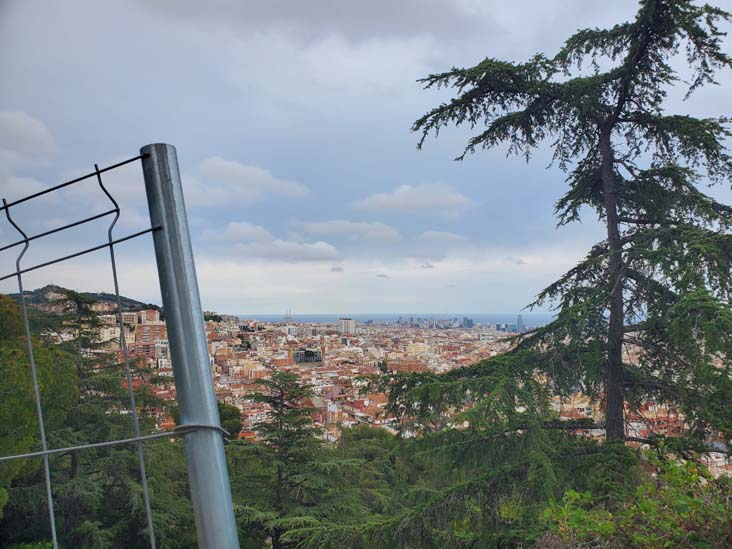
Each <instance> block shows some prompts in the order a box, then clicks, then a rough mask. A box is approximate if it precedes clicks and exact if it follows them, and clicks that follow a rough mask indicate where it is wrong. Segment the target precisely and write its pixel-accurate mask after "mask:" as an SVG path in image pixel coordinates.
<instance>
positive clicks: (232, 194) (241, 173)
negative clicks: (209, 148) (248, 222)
mask: <svg viewBox="0 0 732 549" xmlns="http://www.w3.org/2000/svg"><path fill="white" fill-rule="evenodd" d="M200 172H201V175H202V177H201V178H198V177H188V178H184V182H185V184H186V196H187V197H191V198H192V200H194V201H195V202H196V204H197V205H199V206H225V205H240V204H249V203H252V202H257V201H260V200H262V199H263V198H264V197H265V196H266V195H278V196H284V197H288V198H299V197H302V196H305V195H306V194H307V193H308V192H309V189H308V188H307V187H306V186H305V185H303V184H301V183H298V182H296V181H290V180H288V179H279V178H277V177H275V176H273V175H272V172H270V171H269V170H268V169H266V168H260V167H259V166H251V165H246V164H241V163H239V162H236V161H233V160H225V159H223V158H221V157H218V156H215V157H212V158H207V159H206V160H204V161H203V163H202V164H201V168H200Z"/></svg>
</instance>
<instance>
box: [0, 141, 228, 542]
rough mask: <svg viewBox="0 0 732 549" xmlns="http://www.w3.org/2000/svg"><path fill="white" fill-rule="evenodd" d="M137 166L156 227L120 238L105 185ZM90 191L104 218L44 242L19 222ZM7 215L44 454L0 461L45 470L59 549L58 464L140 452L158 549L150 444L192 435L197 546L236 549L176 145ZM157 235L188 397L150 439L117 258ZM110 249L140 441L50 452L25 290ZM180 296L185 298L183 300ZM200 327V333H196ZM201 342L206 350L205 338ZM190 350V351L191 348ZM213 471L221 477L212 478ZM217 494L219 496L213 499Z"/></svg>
mask: <svg viewBox="0 0 732 549" xmlns="http://www.w3.org/2000/svg"><path fill="white" fill-rule="evenodd" d="M135 163H141V164H142V168H143V172H144V174H145V177H144V181H145V186H146V190H147V195H148V206H149V209H150V212H151V219H152V218H157V221H156V222H152V223H150V225H149V226H148V227H146V228H145V229H143V230H138V231H135V232H131V233H129V234H123V235H117V234H116V233H117V232H118V231H116V230H115V229H116V228H117V225H118V220H119V219H120V214H121V208H120V205H119V202H118V200H117V199H116V198H115V196H114V195H113V194H112V193H111V192H110V190H109V188H108V186H106V185H105V182H104V175H105V174H108V173H109V172H112V171H114V170H117V169H119V168H121V167H122V166H126V165H130V164H135ZM89 181H93V182H96V186H97V187H98V191H100V192H101V193H103V195H104V197H106V199H107V201H108V208H107V209H105V210H104V211H102V212H101V213H95V214H93V215H89V216H87V217H83V218H82V219H77V220H74V221H71V222H67V223H62V224H60V225H59V226H56V227H54V228H52V229H48V230H44V231H40V232H36V233H35V234H29V233H28V232H27V229H24V225H25V223H24V219H23V218H22V216H19V215H16V211H17V209H18V206H20V205H21V204H28V203H31V202H33V201H35V200H38V199H40V198H41V197H44V196H47V195H51V194H52V193H56V192H58V191H60V190H61V189H65V188H69V187H72V186H74V185H77V184H80V183H82V182H89ZM0 213H2V214H3V215H4V216H5V218H6V220H7V222H8V223H9V225H10V226H11V227H12V228H13V229H14V230H15V231H16V233H17V238H16V240H14V241H12V242H10V243H9V244H6V245H3V246H2V247H0V252H4V251H11V250H12V249H14V248H15V249H17V250H18V253H17V256H16V257H15V261H14V270H13V269H12V267H11V270H10V271H9V272H0V282H1V281H4V280H10V279H13V278H15V279H16V281H17V288H18V295H19V298H18V300H19V302H20V309H21V313H22V321H23V330H24V333H25V342H26V346H27V357H28V365H29V369H30V376H31V378H32V392H33V397H34V401H35V415H36V421H37V426H38V433H37V435H38V437H39V439H40V449H36V450H34V451H29V452H25V453H16V454H11V455H3V456H0V464H2V463H7V462H12V461H14V460H23V459H26V460H27V459H33V458H36V459H37V458H40V459H41V460H42V470H43V482H44V485H45V498H46V504H47V510H48V521H49V523H50V537H51V542H52V544H53V547H54V548H57V547H59V535H58V532H57V522H58V517H57V516H56V507H55V505H54V486H53V483H52V474H51V462H50V457H51V456H54V455H57V454H68V453H74V452H81V451H84V450H89V449H92V448H104V447H112V446H119V445H130V446H132V447H134V448H135V450H136V457H137V468H138V471H139V481H140V484H141V487H142V500H143V503H144V514H145V520H146V535H147V538H148V540H149V545H150V547H152V548H155V547H156V535H155V522H154V520H153V518H154V517H153V511H152V508H151V495H150V487H149V483H148V472H147V470H146V464H145V443H146V442H148V441H151V440H154V439H160V438H166V437H167V438H170V437H175V436H183V435H189V436H188V437H186V457H187V462H188V470H189V477H190V482H191V492H192V493H191V499H192V500H193V504H194V514H195V518H196V529H197V536H198V541H199V545H200V546H202V547H236V546H238V542H237V539H236V528H235V525H234V521H233V510H232V507H231V494H230V489H229V486H228V476H227V472H226V465H225V458H224V455H223V444H222V436H221V433H225V431H223V429H222V428H221V427H220V423H219V418H218V412H217V410H216V406H215V396H214V394H213V385H212V382H211V380H210V379H209V380H208V383H206V380H205V375H206V371H207V370H208V360H207V358H208V357H207V349H204V350H203V351H202V350H201V348H200V347H201V345H200V343H201V338H200V337H199V336H200V335H203V323H202V318H201V312H200V299H199V297H198V288H197V283H196V280H195V271H194V269H193V261H192V253H191V251H190V240H189V239H190V237H189V235H188V227H187V221H186V219H185V207H184V205H183V201H182V190H181V187H180V178H179V175H178V168H177V159H176V157H175V149H174V148H173V147H172V146H169V145H151V146H148V147H145V148H143V150H142V152H141V154H140V155H138V156H135V157H133V158H129V159H127V160H124V161H122V162H118V163H115V164H113V165H110V166H106V167H103V168H100V167H99V166H98V165H96V164H95V165H94V171H92V172H90V173H87V174H85V175H83V176H80V177H76V178H74V179H71V180H69V181H65V182H63V183H61V184H58V185H55V186H53V187H49V188H46V189H43V190H41V191H38V192H36V193H33V194H29V195H27V196H24V197H22V198H19V199H16V200H13V201H7V200H5V199H3V204H2V208H0ZM166 215H167V217H166ZM104 218H106V219H109V224H108V225H107V227H106V234H105V235H104V238H103V239H102V241H100V242H99V243H95V244H93V245H92V246H88V247H85V248H83V249H81V250H75V251H73V252H71V253H67V254H64V255H61V256H58V257H53V258H51V259H48V260H46V261H42V262H38V263H34V264H31V265H26V264H25V263H24V258H25V257H26V253H27V252H28V250H29V248H30V247H31V245H33V244H34V243H36V242H38V241H41V240H43V239H44V238H47V237H50V236H51V235H55V234H58V233H62V232H64V231H68V230H70V229H73V228H76V227H82V226H88V225H89V224H90V223H92V222H95V221H97V220H102V219H104ZM155 233H158V235H157V236H158V238H157V239H155V242H154V243H155V247H156V258H157V264H158V274H159V276H160V281H161V290H162V293H163V305H164V308H165V310H166V312H167V313H166V314H168V315H169V316H171V317H173V322H172V326H170V325H169V327H168V329H169V330H170V331H171V332H172V334H171V336H170V339H171V342H170V347H171V349H170V350H171V355H172V359H173V370H174V372H175V379H176V385H177V391H178V395H179V397H180V398H179V404H180V409H181V419H182V422H181V424H180V425H179V426H178V427H176V428H175V429H174V430H172V431H164V432H152V433H145V434H143V431H142V429H141V418H140V415H139V414H140V412H139V404H138V402H137V397H136V394H135V379H134V377H135V376H134V374H133V368H132V363H133V357H131V354H130V349H129V346H128V344H127V341H126V334H125V331H126V330H125V322H124V320H123V302H122V296H121V294H120V285H119V273H118V265H117V258H116V255H115V249H116V246H117V245H118V244H121V243H123V242H127V241H130V240H134V239H138V238H141V237H145V236H146V235H150V234H153V235H154V237H155ZM163 233H164V234H163ZM105 249H106V250H107V251H108V254H109V255H108V263H109V266H110V267H111V272H112V281H113V287H114V292H113V296H114V305H116V320H117V325H118V326H119V338H118V343H119V355H120V359H121V367H123V371H124V383H123V385H125V387H126V390H127V400H128V405H127V406H128V410H127V412H128V414H129V416H130V418H131V422H132V434H133V436H131V437H120V438H110V439H109V440H103V441H99V442H92V443H84V444H76V445H71V446H64V447H51V446H50V445H49V440H48V433H47V430H46V422H45V417H44V409H43V406H42V398H41V388H40V385H39V372H38V367H37V364H36V359H35V356H34V339H33V337H32V335H33V334H32V333H31V323H30V315H29V304H28V302H27V293H26V290H25V288H24V275H26V273H29V272H31V271H36V270H39V269H45V268H49V267H51V266H53V265H56V264H58V263H61V262H65V261H69V260H71V259H73V258H77V257H81V256H85V255H87V254H91V253H93V252H98V251H102V250H105ZM166 253H167V255H166ZM186 261H187V262H188V263H190V269H188V270H187V272H183V273H180V272H178V273H176V275H175V276H174V277H173V278H172V279H171V277H170V276H168V277H167V278H166V272H168V273H169V272H170V271H177V270H178V269H177V265H176V262H178V263H181V262H186ZM161 263H162V264H161ZM176 278H180V281H179V280H176ZM171 286H175V287H171ZM181 295H183V296H184V298H181ZM196 308H197V309H198V310H196ZM196 323H197V324H198V326H196ZM169 324H171V323H169ZM203 338H204V339H203V341H204V343H205V336H203ZM191 341H192V343H190V342H191ZM196 342H198V345H196ZM191 356H192V357H193V358H192V359H191V358H190V357H191ZM196 375H197V376H198V377H199V378H201V377H203V381H202V382H201V380H200V379H199V380H198V385H199V386H198V387H193V388H192V387H191V383H190V380H191V378H195V376H196ZM184 399H185V401H184ZM212 402H213V409H212V404H211V403H212ZM222 464H223V465H222ZM212 466H213V472H212V470H211V469H212ZM212 490H215V491H213V492H212ZM207 507H211V508H213V507H217V509H216V512H215V514H216V518H213V516H214V513H212V512H211V509H207ZM222 517H223V518H222Z"/></svg>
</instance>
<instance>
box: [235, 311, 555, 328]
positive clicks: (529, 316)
mask: <svg viewBox="0 0 732 549" xmlns="http://www.w3.org/2000/svg"><path fill="white" fill-rule="evenodd" d="M518 315H519V313H401V314H392V313H363V314H350V315H346V314H296V313H292V321H293V322H296V323H298V322H307V323H311V324H334V323H336V322H337V321H338V319H339V318H343V317H348V318H352V319H353V320H355V321H356V322H367V321H369V320H370V321H372V322H374V323H382V324H385V323H390V324H393V323H395V322H397V321H398V320H399V318H401V319H402V320H403V321H405V320H409V319H410V318H413V319H414V320H415V321H416V320H417V319H418V318H419V319H422V320H425V319H427V320H429V319H433V320H450V319H453V318H457V319H459V320H462V319H463V318H464V317H468V318H470V319H472V320H473V321H474V322H475V323H476V324H481V325H484V326H490V325H491V324H515V323H516V319H517V318H518ZM237 316H238V317H239V318H241V319H242V320H260V321H262V322H284V321H285V315H284V314H274V315H273V314H240V315H237ZM521 318H522V319H523V321H524V325H525V326H543V325H544V324H548V323H549V322H551V320H552V319H553V318H554V315H552V314H551V313H521Z"/></svg>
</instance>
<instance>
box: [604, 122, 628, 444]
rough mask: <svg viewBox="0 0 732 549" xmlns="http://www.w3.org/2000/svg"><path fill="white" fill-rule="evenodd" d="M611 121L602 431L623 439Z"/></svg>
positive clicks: (607, 167) (618, 264) (607, 136)
mask: <svg viewBox="0 0 732 549" xmlns="http://www.w3.org/2000/svg"><path fill="white" fill-rule="evenodd" d="M611 132H612V124H605V125H604V126H603V127H602V129H601V131H600V154H601V158H602V167H601V170H602V172H601V176H602V194H603V198H604V200H605V214H606V219H605V222H606V224H607V241H608V247H609V250H610V258H609V261H610V264H609V269H608V271H609V272H608V275H609V280H608V283H609V284H610V285H611V286H610V303H609V306H610V318H609V321H608V332H607V377H606V382H605V390H606V396H605V432H606V436H607V440H624V439H625V420H624V417H623V411H624V410H623V407H624V403H625V399H624V396H623V316H624V314H623V256H622V242H621V240H620V230H619V228H618V205H617V197H616V195H615V192H616V188H615V167H614V156H613V149H612V145H611V142H610V137H611Z"/></svg>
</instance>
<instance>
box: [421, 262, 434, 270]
mask: <svg viewBox="0 0 732 549" xmlns="http://www.w3.org/2000/svg"><path fill="white" fill-rule="evenodd" d="M419 268H420V269H434V268H435V266H434V265H433V264H432V263H430V262H429V261H425V262H424V263H422V264H421V265H420V266H419Z"/></svg>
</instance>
